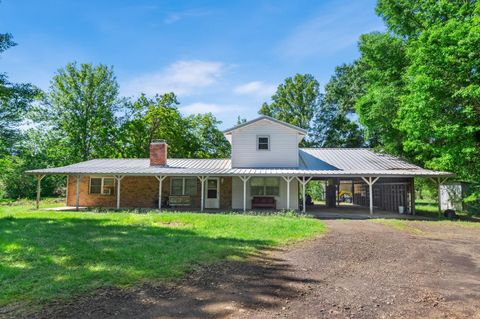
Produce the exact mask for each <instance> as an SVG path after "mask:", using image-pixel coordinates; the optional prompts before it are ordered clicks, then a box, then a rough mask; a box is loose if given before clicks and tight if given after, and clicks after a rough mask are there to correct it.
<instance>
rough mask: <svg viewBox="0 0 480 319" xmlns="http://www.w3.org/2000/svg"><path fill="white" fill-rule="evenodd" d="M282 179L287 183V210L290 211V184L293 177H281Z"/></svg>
mask: <svg viewBox="0 0 480 319" xmlns="http://www.w3.org/2000/svg"><path fill="white" fill-rule="evenodd" d="M282 177H283V179H284V180H285V181H286V182H287V209H290V182H291V181H292V179H294V178H295V177H293V176H286V177H285V176H282Z"/></svg>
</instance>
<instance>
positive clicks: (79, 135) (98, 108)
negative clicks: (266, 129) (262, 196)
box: [0, 34, 230, 198]
mask: <svg viewBox="0 0 480 319" xmlns="http://www.w3.org/2000/svg"><path fill="white" fill-rule="evenodd" d="M0 41H2V42H1V43H2V44H1V46H0V47H1V48H2V49H3V50H5V49H7V48H8V47H9V46H12V45H14V43H13V41H12V37H11V35H9V34H4V35H3V37H2V38H0ZM0 79H1V80H2V83H1V84H0V87H1V91H0V96H1V98H2V112H1V113H0V121H1V128H0V136H1V141H2V143H1V145H0V171H1V172H2V174H1V176H0V198H1V197H8V198H19V197H28V196H32V195H33V194H34V183H32V178H31V177H29V176H26V175H25V174H24V172H25V170H28V169H33V168H42V167H54V166H62V165H68V164H72V163H76V162H80V161H86V160H90V159H94V158H145V157H148V155H149V145H150V141H151V140H153V139H166V140H167V141H168V143H169V146H170V147H169V156H172V157H177V158H181V157H185V158H189V157H197V158H217V157H228V156H229V153H230V145H229V144H228V142H227V141H226V140H225V138H224V136H223V134H222V132H221V131H220V130H219V129H218V125H219V124H220V122H219V121H218V120H217V119H216V118H215V117H214V116H213V115H212V114H210V113H208V114H198V115H190V116H183V115H182V114H181V113H180V111H179V110H178V108H177V105H178V104H179V102H178V101H177V97H176V96H175V94H174V93H165V94H162V95H157V96H155V97H153V98H150V97H147V96H145V95H141V96H140V97H138V98H135V99H132V98H124V97H120V96H119V85H118V83H117V81H116V78H115V75H114V72H113V68H112V67H108V66H105V65H97V66H93V65H91V64H77V63H70V64H68V65H67V66H65V67H64V68H62V69H60V70H58V72H57V73H56V74H55V76H54V77H53V79H52V81H51V86H50V89H49V90H48V91H46V92H42V91H40V90H39V89H37V88H35V87H33V86H32V85H28V84H12V83H9V82H8V78H7V76H6V75H5V74H3V75H2V77H1V78H0ZM64 183H65V178H63V177H55V176H53V177H50V178H48V179H45V181H44V183H43V185H42V186H43V188H42V190H43V193H44V195H56V194H61V193H62V191H63V186H64Z"/></svg>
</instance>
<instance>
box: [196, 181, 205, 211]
mask: <svg viewBox="0 0 480 319" xmlns="http://www.w3.org/2000/svg"><path fill="white" fill-rule="evenodd" d="M197 177H198V179H199V180H200V183H201V190H202V193H201V194H200V211H202V212H203V207H204V198H205V194H204V193H205V181H206V180H207V176H197Z"/></svg>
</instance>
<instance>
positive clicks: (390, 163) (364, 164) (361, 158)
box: [27, 148, 453, 177]
mask: <svg viewBox="0 0 480 319" xmlns="http://www.w3.org/2000/svg"><path fill="white" fill-rule="evenodd" d="M299 156H300V165H299V167H296V168H259V167H256V168H232V167H231V161H230V159H168V160H167V165H166V166H150V160H149V159H96V160H90V161H86V162H81V163H77V164H72V165H68V166H64V167H56V168H46V169H37V170H31V171H27V174H90V175H140V176H142V175H143V176H147V175H215V176H218V175H223V176H228V175H231V176H239V175H270V176H281V175H283V176H285V175H291V176H316V177H322V176H325V177H335V176H338V177H359V176H392V177H393V176H399V177H409V176H452V175H453V174H451V173H448V172H438V171H431V170H427V169H423V168H421V167H418V166H416V165H413V164H410V163H408V162H405V161H403V160H401V159H399V158H397V157H393V156H390V155H384V154H378V153H374V152H373V151H371V150H368V149H343V148H335V149H333V148H324V149H313V148H307V149H300V151H299Z"/></svg>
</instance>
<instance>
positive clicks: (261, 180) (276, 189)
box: [250, 177, 280, 196]
mask: <svg viewBox="0 0 480 319" xmlns="http://www.w3.org/2000/svg"><path fill="white" fill-rule="evenodd" d="M250 193H251V194H252V196H255V195H257V196H258V195H267V196H278V195H279V194H280V181H279V179H278V177H252V179H251V182H250Z"/></svg>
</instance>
